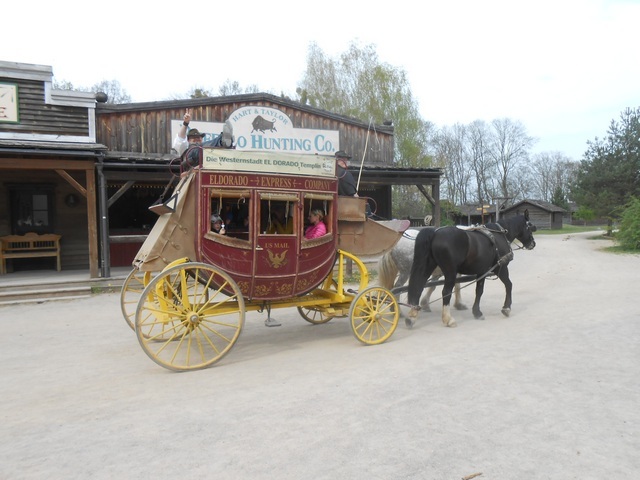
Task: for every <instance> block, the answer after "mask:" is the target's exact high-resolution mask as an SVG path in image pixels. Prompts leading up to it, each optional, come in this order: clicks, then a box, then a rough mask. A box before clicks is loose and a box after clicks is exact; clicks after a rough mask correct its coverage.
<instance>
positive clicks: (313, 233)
mask: <svg viewBox="0 0 640 480" xmlns="http://www.w3.org/2000/svg"><path fill="white" fill-rule="evenodd" d="M323 218H324V212H323V211H322V209H320V208H314V209H313V210H311V211H310V212H309V221H310V222H311V225H310V226H309V227H307V229H306V230H305V232H304V238H318V237H321V236H322V235H324V234H326V233H327V227H326V225H325V224H324V222H323V221H322V219H323Z"/></svg>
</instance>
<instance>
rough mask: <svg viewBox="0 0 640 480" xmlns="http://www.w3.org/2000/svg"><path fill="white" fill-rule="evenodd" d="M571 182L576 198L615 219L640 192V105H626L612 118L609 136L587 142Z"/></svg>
mask: <svg viewBox="0 0 640 480" xmlns="http://www.w3.org/2000/svg"><path fill="white" fill-rule="evenodd" d="M587 144H588V150H587V152H586V153H585V154H584V157H583V160H582V161H581V162H580V166H579V168H578V171H577V175H576V180H575V182H574V184H573V185H572V189H571V190H572V195H573V198H574V200H575V201H576V202H577V203H578V204H580V205H582V206H584V207H586V208H589V209H592V210H593V211H594V212H595V213H596V215H597V216H598V217H605V218H607V219H608V224H609V233H611V230H612V224H613V221H614V220H616V219H618V218H619V217H620V214H621V212H622V207H623V206H624V205H625V204H627V203H628V202H629V201H630V199H631V198H632V197H638V196H640V108H638V109H635V110H634V109H630V108H627V109H626V110H625V111H624V112H622V113H621V115H620V120H619V122H616V121H615V120H612V121H611V124H610V126H609V130H608V132H607V137H606V138H605V139H598V138H596V139H595V140H594V141H593V142H587Z"/></svg>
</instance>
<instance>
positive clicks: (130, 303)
mask: <svg viewBox="0 0 640 480" xmlns="http://www.w3.org/2000/svg"><path fill="white" fill-rule="evenodd" d="M152 276H153V274H152V273H151V272H141V271H140V270H138V269H137V268H134V269H133V270H131V272H129V275H127V278H125V280H124V282H123V284H122V289H121V290H120V309H121V310H122V316H123V317H124V319H125V321H126V322H127V325H129V327H131V330H133V331H135V330H136V325H135V322H136V309H137V307H138V302H139V301H140V297H141V296H142V292H143V291H144V289H145V287H146V286H147V285H148V284H149V282H150V281H151V278H152Z"/></svg>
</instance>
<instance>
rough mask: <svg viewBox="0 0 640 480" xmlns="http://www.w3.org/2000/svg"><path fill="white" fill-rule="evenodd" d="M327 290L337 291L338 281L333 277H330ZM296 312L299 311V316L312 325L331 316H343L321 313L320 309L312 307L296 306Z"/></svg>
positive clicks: (319, 323) (327, 319)
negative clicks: (329, 284)
mask: <svg viewBox="0 0 640 480" xmlns="http://www.w3.org/2000/svg"><path fill="white" fill-rule="evenodd" d="M329 290H332V291H334V292H337V291H338V282H337V281H336V280H335V279H331V286H330V288H329ZM298 313H300V316H301V317H302V318H304V319H305V320H306V321H307V322H309V323H312V324H314V325H322V324H323V323H327V322H328V321H329V320H331V319H332V318H336V317H340V316H344V315H330V314H326V313H323V312H322V311H321V310H320V309H317V308H313V307H298Z"/></svg>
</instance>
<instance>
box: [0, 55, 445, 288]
mask: <svg viewBox="0 0 640 480" xmlns="http://www.w3.org/2000/svg"><path fill="white" fill-rule="evenodd" d="M52 78H53V72H52V68H51V67H48V66H42V65H31V64H23V63H13V62H0V95H1V96H0V170H1V171H2V173H1V175H2V178H1V180H0V236H3V235H10V234H23V233H26V232H27V231H29V232H33V231H35V232H38V233H55V234H59V235H62V239H61V251H62V254H61V257H62V269H63V270H66V269H85V268H89V271H90V276H91V277H97V276H103V277H104V276H109V275H110V270H109V269H110V267H111V266H120V265H130V263H131V260H132V259H133V257H134V255H135V253H136V252H137V250H138V248H139V246H140V244H141V242H142V241H143V240H144V238H145V237H146V234H147V233H148V231H149V230H150V229H151V227H152V226H153V224H154V222H155V220H156V219H157V216H156V215H155V214H153V213H152V212H150V211H149V210H148V207H149V206H150V205H151V204H152V203H154V202H155V201H156V200H157V199H158V198H159V196H160V195H161V194H162V192H163V191H164V189H165V187H166V185H167V184H168V183H169V181H170V180H171V179H172V178H173V176H174V175H175V174H176V173H177V163H176V162H175V161H176V159H177V155H176V152H175V151H172V149H171V146H172V142H173V139H174V137H175V135H176V133H177V130H178V129H179V127H180V125H181V123H182V118H183V115H184V112H185V110H186V109H187V108H188V109H190V111H191V114H192V122H191V127H195V128H198V129H199V130H200V131H203V132H206V133H207V134H209V135H211V136H214V135H216V134H217V133H219V132H221V130H222V128H223V126H224V125H225V124H232V123H234V124H235V125H236V127H238V126H242V125H245V126H246V121H245V120H246V119H247V118H252V119H253V123H252V124H251V125H252V126H253V130H252V131H251V132H248V131H247V132H244V133H243V131H242V130H237V131H236V132H235V137H236V138H235V142H236V146H237V147H238V148H245V149H246V148H256V149H260V148H265V149H269V148H272V150H273V151H288V150H291V149H294V150H295V149H305V148H307V147H308V146H309V145H311V151H308V152H304V153H310V154H312V153H314V152H315V153H322V154H327V153H329V154H332V153H333V152H334V151H336V150H339V149H340V150H345V151H347V152H348V153H349V154H351V155H352V159H351V165H350V167H349V168H350V170H351V171H352V172H353V173H354V176H355V177H356V179H358V181H359V193H360V196H364V197H369V198H370V199H371V201H370V204H371V205H372V206H373V208H374V210H375V214H376V215H378V216H379V217H382V218H391V217H392V213H391V205H392V203H391V195H392V191H391V187H392V185H416V186H417V187H418V189H419V190H420V191H421V192H422V193H423V195H424V196H425V197H426V198H428V199H429V201H430V202H431V204H432V205H433V211H434V212H435V214H434V222H433V223H434V225H439V224H440V218H439V215H440V206H439V203H440V200H439V185H440V175H441V174H442V172H441V170H440V169H437V168H433V169H419V168H396V167H395V166H394V164H393V156H394V137H393V131H394V127H393V124H392V120H393V119H391V121H389V122H385V124H384V125H370V124H367V123H363V122H361V121H360V120H357V119H353V118H349V117H345V116H341V115H336V114H334V113H331V112H327V111H324V110H320V109H317V108H313V107H310V106H308V105H302V104H300V103H297V102H294V101H291V100H288V99H285V98H281V97H277V96H274V95H270V94H265V93H259V94H247V95H235V96H229V97H215V98H199V99H191V100H176V101H162V102H146V103H134V104H123V105H114V104H107V103H103V102H105V101H106V99H105V98H104V95H99V94H98V95H95V94H93V93H84V92H75V91H56V90H53V88H52ZM96 98H98V99H99V100H100V101H97V100H96ZM9 99H10V100H9ZM258 117H260V118H261V119H262V120H261V121H258ZM243 122H244V123H243ZM243 128H244V127H243ZM243 142H244V143H243ZM241 143H243V145H241V146H240V144H241ZM254 144H255V145H254ZM276 147H277V149H276ZM278 149H279V150H278ZM172 168H173V170H172ZM172 171H173V173H172ZM360 172H361V173H360ZM47 262H53V260H52V259H51V258H41V259H38V258H25V259H15V260H13V261H11V266H10V270H9V271H11V270H12V269H14V270H20V269H27V268H28V269H31V268H49V267H51V268H52V267H53V265H51V266H50V265H49V263H47Z"/></svg>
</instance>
